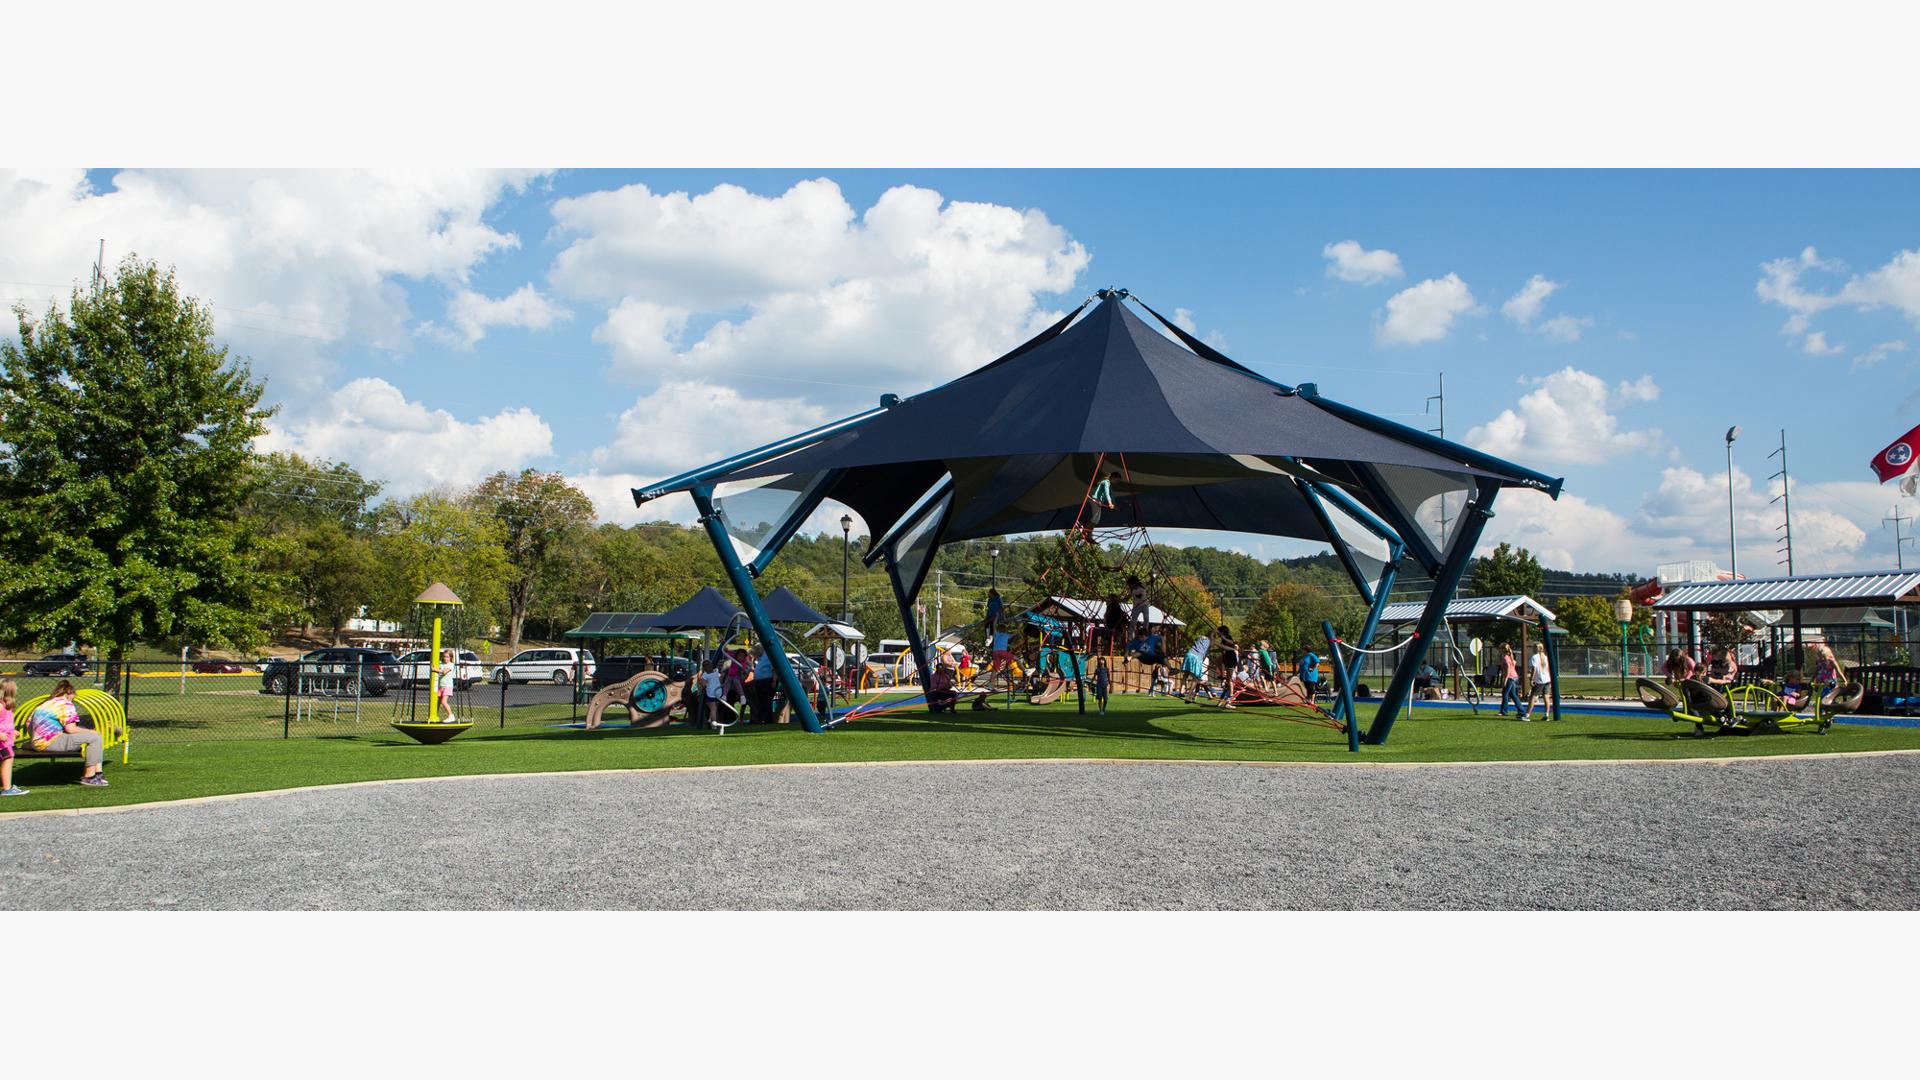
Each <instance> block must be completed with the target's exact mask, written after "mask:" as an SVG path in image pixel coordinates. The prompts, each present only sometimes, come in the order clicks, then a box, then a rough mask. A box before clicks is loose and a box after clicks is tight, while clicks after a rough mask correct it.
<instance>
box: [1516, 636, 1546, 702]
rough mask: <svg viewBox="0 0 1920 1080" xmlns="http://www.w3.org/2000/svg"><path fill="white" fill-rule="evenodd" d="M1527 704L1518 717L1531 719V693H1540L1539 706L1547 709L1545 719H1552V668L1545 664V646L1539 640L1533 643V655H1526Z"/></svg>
mask: <svg viewBox="0 0 1920 1080" xmlns="http://www.w3.org/2000/svg"><path fill="white" fill-rule="evenodd" d="M1527 675H1528V677H1529V681H1528V683H1527V704H1526V708H1524V709H1522V710H1520V719H1522V720H1531V719H1533V695H1535V694H1539V695H1540V707H1541V708H1543V709H1546V710H1547V719H1549V720H1551V719H1553V669H1552V667H1550V666H1549V665H1548V664H1547V647H1546V646H1545V645H1543V644H1541V643H1540V642H1538V641H1536V642H1534V643H1533V655H1532V656H1529V657H1527Z"/></svg>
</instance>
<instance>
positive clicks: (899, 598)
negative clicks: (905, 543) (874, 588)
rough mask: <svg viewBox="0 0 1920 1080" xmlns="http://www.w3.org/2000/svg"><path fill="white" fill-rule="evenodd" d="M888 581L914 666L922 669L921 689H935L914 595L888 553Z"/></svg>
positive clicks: (931, 667) (891, 555) (898, 566)
mask: <svg viewBox="0 0 1920 1080" xmlns="http://www.w3.org/2000/svg"><path fill="white" fill-rule="evenodd" d="M886 561H887V581H889V582H890V583H892V585H893V599H894V601H895V602H896V603H898V604H899V605H900V622H901V623H902V624H904V625H905V627H906V631H907V648H908V649H909V650H910V651H911V652H912V653H913V666H914V667H916V668H918V669H920V687H921V689H922V690H930V689H932V688H933V665H931V664H929V663H928V662H927V643H926V641H925V639H923V638H922V637H921V636H920V622H919V620H918V619H915V618H914V617H913V595H912V594H910V593H908V592H907V586H906V583H905V582H903V581H901V580H900V565H899V564H898V563H896V562H894V561H893V553H892V551H891V550H889V551H888V553H887V556H886Z"/></svg>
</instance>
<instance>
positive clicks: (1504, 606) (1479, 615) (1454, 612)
mask: <svg viewBox="0 0 1920 1080" xmlns="http://www.w3.org/2000/svg"><path fill="white" fill-rule="evenodd" d="M1425 610H1427V602H1426V601H1425V600H1402V601H1400V602H1399V603H1397V604H1388V605H1387V608H1386V610H1385V611H1383V612H1381V613H1380V624H1381V625H1382V626H1385V625H1388V624H1391V623H1411V622H1419V621H1420V613H1421V612H1423V611H1425ZM1541 615H1545V616H1546V617H1547V618H1548V620H1552V619H1553V618H1554V617H1555V616H1554V614H1553V612H1551V611H1548V610H1547V609H1546V607H1545V605H1543V604H1541V603H1540V602H1539V601H1538V600H1535V599H1534V598H1533V597H1531V596H1463V597H1460V598H1458V599H1456V600H1454V601H1453V602H1452V603H1449V604H1448V605H1447V614H1446V619H1447V621H1448V622H1494V621H1496V620H1501V619H1505V620H1507V621H1510V622H1533V621H1534V620H1535V619H1536V618H1538V617H1539V616H1541Z"/></svg>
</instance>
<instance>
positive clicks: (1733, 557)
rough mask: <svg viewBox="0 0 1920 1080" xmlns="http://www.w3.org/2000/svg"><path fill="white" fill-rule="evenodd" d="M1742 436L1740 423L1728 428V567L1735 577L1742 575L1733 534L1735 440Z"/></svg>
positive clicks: (1736, 543) (1737, 546)
mask: <svg viewBox="0 0 1920 1080" xmlns="http://www.w3.org/2000/svg"><path fill="white" fill-rule="evenodd" d="M1739 437H1740V425H1738V424H1735V425H1734V426H1732V427H1730V428H1728V429H1727V561H1728V562H1729V563H1731V564H1732V565H1730V566H1728V567H1727V570H1728V572H1729V573H1731V574H1732V575H1733V576H1734V577H1736V578H1737V577H1739V576H1740V544H1739V541H1737V540H1735V539H1734V534H1733V440H1735V439H1737V438H1739Z"/></svg>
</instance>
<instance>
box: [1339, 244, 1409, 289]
mask: <svg viewBox="0 0 1920 1080" xmlns="http://www.w3.org/2000/svg"><path fill="white" fill-rule="evenodd" d="M1320 254H1321V255H1322V256H1323V257H1325V258H1326V260H1327V276H1328V277H1330V278H1337V279H1339V280H1341V281H1351V282H1354V283H1355V284H1358V285H1378V284H1380V283H1381V282H1383V281H1391V280H1393V279H1394V278H1398V277H1405V276H1406V271H1405V270H1402V269H1401V268H1400V256H1398V255H1395V254H1394V253H1393V252H1391V251H1388V250H1387V249H1385V248H1376V249H1375V250H1373V251H1368V250H1367V249H1366V248H1363V247H1361V246H1360V242H1359V241H1357V240H1341V241H1339V242H1338V243H1333V244H1328V245H1327V246H1326V247H1323V248H1321V249H1320Z"/></svg>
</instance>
